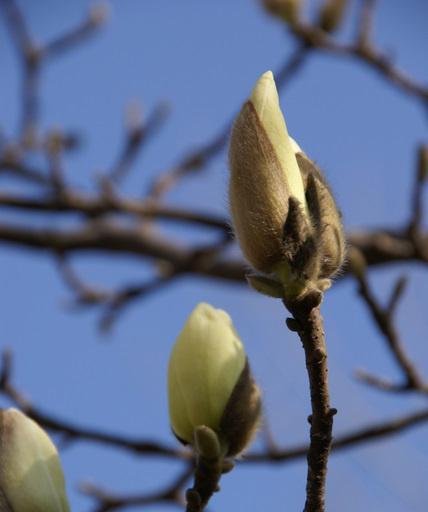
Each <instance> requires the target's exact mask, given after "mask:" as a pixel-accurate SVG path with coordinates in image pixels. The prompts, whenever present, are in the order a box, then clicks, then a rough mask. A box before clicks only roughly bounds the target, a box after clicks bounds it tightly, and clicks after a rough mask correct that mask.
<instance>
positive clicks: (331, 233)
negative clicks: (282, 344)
mask: <svg viewBox="0 0 428 512" xmlns="http://www.w3.org/2000/svg"><path fill="white" fill-rule="evenodd" d="M229 162H230V184H229V199H230V208H231V214H232V220H233V226H234V230H235V234H236V236H237V238H238V241H239V244H240V246H241V249H242V252H243V253H244V256H245V257H246V259H247V260H248V261H249V262H250V264H251V265H252V266H253V268H254V269H256V270H257V271H258V272H260V273H262V274H263V275H264V276H268V279H269V280H270V281H269V282H268V281H266V278H262V277H261V276H258V277H252V278H251V279H250V284H252V286H254V287H255V288H256V289H259V291H260V289H264V290H266V291H267V294H268V295H272V296H278V294H279V296H281V293H282V292H278V286H277V283H280V285H281V286H282V287H283V288H282V289H283V290H284V293H283V294H282V295H284V294H286V295H288V296H297V295H300V294H302V293H305V292H306V291H307V290H309V289H314V288H317V289H320V290H323V289H326V288H327V287H328V286H329V283H330V281H329V278H330V277H332V276H333V275H334V274H335V273H336V272H337V271H338V269H339V268H340V266H341V264H342V262H343V258H344V253H345V242H344V236H343V228H342V223H341V219H340V213H339V211H338V209H337V207H336V204H335V201H334V199H333V196H332V194H331V191H330V188H329V187H328V185H327V184H326V181H325V179H324V177H323V176H322V174H321V172H320V170H319V169H318V167H317V166H316V165H315V164H314V163H313V162H312V161H311V160H310V159H309V158H308V157H307V156H306V155H305V154H304V153H303V151H302V150H301V148H300V147H299V146H298V144H297V143H296V142H295V141H294V140H293V139H292V138H291V137H289V135H288V131H287V127H286V124H285V121H284V117H283V115H282V112H281V109H280V106H279V98H278V93H277V90H276V86H275V81H274V78H273V75H272V73H271V72H270V71H268V72H267V73H265V74H263V75H262V76H261V77H260V78H259V80H258V81H257V83H256V85H255V87H254V90H253V92H252V94H251V96H250V98H249V100H248V101H247V102H246V103H245V104H244V106H243V107H242V110H241V112H240V113H239V115H238V117H237V119H236V121H235V124H234V127H233V130H232V135H231V140H230V148H229ZM275 283H276V284H275ZM262 293H263V292H262Z"/></svg>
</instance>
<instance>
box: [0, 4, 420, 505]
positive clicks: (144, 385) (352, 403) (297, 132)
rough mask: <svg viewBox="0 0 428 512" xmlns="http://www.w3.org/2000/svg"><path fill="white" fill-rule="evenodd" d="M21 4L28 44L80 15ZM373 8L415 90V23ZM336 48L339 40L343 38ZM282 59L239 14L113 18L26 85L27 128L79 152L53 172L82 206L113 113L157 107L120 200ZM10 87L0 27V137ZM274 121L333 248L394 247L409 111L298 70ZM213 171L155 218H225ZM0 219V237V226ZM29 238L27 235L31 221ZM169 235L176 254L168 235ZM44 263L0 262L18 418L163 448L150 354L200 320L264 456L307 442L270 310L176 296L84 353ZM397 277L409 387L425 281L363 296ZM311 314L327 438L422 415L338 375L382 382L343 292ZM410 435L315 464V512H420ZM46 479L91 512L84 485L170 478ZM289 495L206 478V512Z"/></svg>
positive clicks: (0, 316)
mask: <svg viewBox="0 0 428 512" xmlns="http://www.w3.org/2000/svg"><path fill="white" fill-rule="evenodd" d="M20 4H21V5H22V7H23V9H24V11H25V13H26V15H27V17H28V20H29V23H30V25H31V27H32V29H33V31H34V33H35V34H36V35H37V37H38V38H40V40H45V39H46V38H50V37H52V36H54V35H57V34H59V33H61V32H62V31H63V30H65V29H66V28H69V27H70V26H73V25H74V24H75V23H78V22H79V20H80V19H81V18H82V17H83V16H84V14H85V12H86V10H87V8H88V6H89V2H87V1H85V0H74V1H73V2H67V1H65V0H62V1H60V0H56V1H55V0H40V1H38V2H34V1H30V0H21V2H20ZM352 4H353V8H354V7H355V5H354V4H355V2H353V3H352ZM379 4H380V5H379V8H378V10H377V16H376V42H377V43H378V44H379V45H380V46H381V47H382V48H385V49H387V50H388V51H390V52H391V53H392V54H393V55H394V56H395V57H396V59H397V63H399V65H400V66H401V67H402V68H404V69H405V70H407V71H408V72H409V73H410V74H411V75H413V76H414V77H415V78H417V79H418V80H420V81H427V79H428V75H427V58H426V56H427V51H428V38H427V19H428V3H427V2H426V1H424V0H419V1H418V0H409V1H407V2H404V1H400V0H388V1H386V0H384V1H383V2H379ZM351 31H352V26H349V24H348V25H347V26H345V29H344V31H343V34H342V35H343V36H345V35H346V34H349V33H351ZM293 46H294V44H293V41H292V40H291V39H290V38H289V37H288V36H287V35H286V34H285V33H284V28H283V27H282V26H281V24H279V23H277V22H276V20H275V19H274V18H271V17H269V16H267V15H266V14H265V13H264V12H263V11H262V10H261V8H260V7H259V5H258V3H257V2H256V1H255V0H234V1H233V2H232V1H230V0H216V1H211V2H209V1H206V0H205V1H201V0H182V1H173V0H145V1H137V0H123V1H113V2H112V16H111V20H110V23H109V24H108V26H107V27H106V28H105V29H104V30H102V31H101V33H100V34H99V35H98V36H96V37H94V38H93V39H91V40H90V41H89V42H87V43H85V44H84V45H82V46H81V47H80V48H79V49H76V50H75V51H73V52H70V53H68V54H66V55H64V57H62V58H61V59H60V60H58V61H55V62H54V63H52V64H51V65H50V66H49V67H48V68H47V70H46V72H45V73H44V75H43V79H42V84H43V93H42V106H43V118H42V124H43V127H44V128H50V127H55V126H64V127H68V128H70V129H74V130H76V131H78V132H81V133H82V135H83V136H84V146H83V148H82V150H80V151H79V152H78V153H76V154H73V155H72V156H71V157H70V159H69V160H68V167H67V177H68V179H69V180H70V182H71V183H73V184H75V185H76V186H79V187H82V188H85V189H89V188H90V187H91V186H92V184H93V177H94V174H95V172H97V171H102V170H103V169H106V168H108V167H109V166H110V165H111V163H112V162H113V161H114V159H115V156H116V155H117V152H118V150H119V148H120V145H121V141H122V137H123V112H124V108H125V107H126V105H127V104H129V102H130V100H138V101H140V102H141V103H142V104H143V105H144V108H145V110H146V111H147V112H149V111H150V110H151V109H152V108H153V107H154V106H155V105H156V104H157V103H158V102H159V101H160V100H167V101H168V102H169V103H170V104H171V106H172V112H171V115H170V118H169V121H168V123H167V124H166V126H165V128H164V129H163V130H162V132H161V133H160V134H159V135H158V136H157V137H156V138H155V139H154V140H152V142H151V143H150V144H149V145H148V146H147V148H146V149H145V151H144V153H143V155H142V156H141V158H140V159H139V160H138V162H137V165H136V168H135V170H134V173H133V174H132V175H131V176H130V178H129V179H128V180H127V182H126V185H125V191H126V192H128V193H131V194H135V195H139V194H141V193H143V192H144V191H145V190H147V187H148V185H149V183H150V182H151V180H152V178H153V177H154V176H155V175H156V173H158V172H159V171H160V170H163V169H165V168H167V167H168V166H170V165H171V164H172V163H174V162H175V161H176V159H177V158H178V157H179V156H180V155H182V154H183V153H184V152H185V151H186V150H188V149H189V148H190V147H194V146H197V145H198V144H200V143H204V142H206V141H207V140H209V139H210V138H211V136H213V135H214V134H215V133H216V132H217V130H218V129H219V128H220V127H221V126H222V125H223V124H224V123H225V122H226V121H227V120H228V119H229V117H230V115H231V114H232V113H233V112H234V111H235V110H236V109H237V108H238V107H239V105H240V104H241V103H242V101H243V100H244V99H245V98H246V96H247V95H248V94H249V91H250V90H251V88H252V86H253V84H254V82H255V80H256V79H257V78H258V76H259V75H260V74H261V73H263V72H264V71H266V70H267V69H273V70H275V69H277V68H278V67H279V65H280V64H281V63H282V62H283V61H284V59H285V58H286V57H287V55H288V54H289V53H290V52H291V51H292V49H293ZM18 84H19V68H18V67H17V62H16V59H15V54H14V52H13V48H12V46H11V44H10V41H9V37H8V35H7V33H6V30H5V26H4V23H3V20H1V21H0V126H1V128H2V130H4V131H6V134H7V135H9V136H10V135H12V134H13V131H14V130H15V129H16V126H17V118H18V112H19V110H18V105H19V103H18V93H17V91H18ZM281 104H282V108H283V111H284V112H285V116H286V120H287V124H288V128H289V131H290V133H291V134H292V136H293V137H294V138H295V139H296V140H297V141H298V142H299V144H300V145H301V146H302V147H303V149H304V150H305V151H306V152H307V153H308V154H309V155H310V156H311V157H312V158H313V159H315V160H316V161H317V162H318V163H319V164H320V166H321V167H322V168H324V169H325V170H326V175H327V177H328V179H329V181H330V182H331V184H332V187H333V189H334V191H335V192H336V196H337V199H338V202H339V205H340V207H341V209H342V210H343V214H344V222H345V225H346V227H347V228H348V229H351V228H352V229H356V228H358V227H369V226H377V225H382V226H383V225H387V226H391V227H394V226H397V225H399V223H402V222H404V221H405V220H406V219H407V216H408V212H409V197H410V190H411V185H412V182H413V176H414V164H415V149H416V147H417V143H418V142H421V141H423V140H426V135H427V133H426V127H427V119H426V113H424V112H423V110H422V108H421V106H420V105H419V104H418V103H417V102H416V101H415V100H413V99H411V98H408V97H407V96H405V95H404V94H401V93H399V92H397V90H396V89H394V88H392V87H390V86H389V85H388V84H386V83H385V82H384V81H383V80H382V79H381V78H380V77H379V76H377V75H375V74H374V73H373V72H371V71H370V70H367V69H366V68H365V67H364V66H363V65H362V64H358V63H351V62H349V61H345V60H342V59H338V58H334V57H328V56H323V55H314V56H312V57H310V59H309V61H308V62H307V64H306V66H305V67H304V69H303V72H301V73H300V74H299V75H298V76H297V78H296V79H294V80H293V81H292V82H291V83H290V85H289V87H288V88H287V89H286V90H284V91H282V93H281ZM226 163H227V160H226V154H225V153H222V154H220V155H219V157H218V158H216V159H215V160H214V161H213V162H212V163H211V164H210V165H209V167H208V168H207V169H206V171H204V173H203V174H201V175H200V176H197V177H194V178H192V180H188V181H185V182H183V183H182V185H181V186H179V187H178V188H177V189H175V190H174V191H173V192H172V193H171V194H170V196H169V200H170V202H171V203H172V204H175V205H186V206H192V207H193V208H195V209H203V210H207V211H211V212H216V213H219V214H225V215H226V213H227V200H226V197H227V193H226V186H227V165H226ZM3 183H4V182H3ZM6 186H7V187H9V188H10V187H11V186H12V184H11V183H10V184H9V183H5V187H6ZM427 199H428V198H427ZM1 215H2V216H3V219H6V218H7V219H12V215H11V214H10V213H9V214H6V213H4V212H1ZM13 218H14V220H16V221H17V220H22V217H21V218H20V219H18V218H17V217H16V216H15V217H13ZM27 220H28V219H27ZM32 220H33V221H34V222H37V223H40V225H45V224H46V223H45V221H44V220H43V217H37V218H36V217H33V219H32ZM58 222H62V221H61V220H59V221H58ZM178 234H179V235H180V236H182V237H185V238H186V239H189V236H190V235H189V233H188V232H187V231H185V230H183V229H180V231H178V230H177V231H176V236H178ZM200 239H202V238H200ZM74 262H75V264H76V267H77V269H78V271H79V272H80V273H81V275H82V276H86V277H87V278H88V279H89V280H90V281H92V282H94V283H99V284H101V285H106V286H114V285H118V284H121V283H123V281H124V280H131V279H132V278H133V277H137V279H139V280H140V279H141V278H142V277H144V276H145V275H147V271H148V267H147V266H146V265H145V264H143V263H141V261H139V260H137V259H133V258H123V257H121V258H119V257H114V258H107V257H100V256H97V255H92V256H85V257H82V258H76V259H75V260H74ZM53 263H54V262H53V261H52V259H51V258H50V257H48V256H46V255H44V254H41V253H32V252H24V251H22V250H18V249H11V248H8V247H6V246H1V247H0V347H5V346H10V347H12V348H13V351H14V354H15V361H16V365H15V373H14V380H15V382H16V384H17V386H18V387H19V388H20V389H23V390H25V391H26V392H28V394H29V395H30V396H31V399H32V400H33V401H34V403H36V404H37V405H39V406H40V407H43V409H45V410H46V411H50V412H55V413H56V414H58V415H59V416H61V417H63V418H66V419H69V420H73V421H78V422H79V423H81V424H82V425H84V426H91V427H94V428H100V429H103V430H104V429H105V430H107V431H111V432H117V433H122V434H124V435H132V436H139V437H148V438H156V437H158V438H159V439H161V440H163V441H165V442H170V443H174V442H175V441H174V439H173V438H172V436H171V434H170V430H169V424H168V414H167V397H166V368H167V362H168V356H169V351H170V349H171V346H172V344H173V343H174V340H175V338H176V336H177V334H178V332H179V330H180V329H181V327H182V325H183V323H184V321H185V319H186V317H187V316H188V314H189V313H190V311H191V310H192V309H193V307H194V306H195V305H196V304H197V303H198V302H200V301H207V302H210V303H211V304H213V305H214V306H216V307H221V308H224V309H226V310H227V311H228V312H229V313H230V314H231V316H232V318H233V320H234V322H235V325H236V327H237V329H238V332H239V333H240V334H241V337H242V339H243V341H244V343H245V345H246V348H247V351H248V354H249V357H250V361H251V364H252V367H253V370H254V373H255V375H256V377H257V380H258V381H259V383H260V385H261V387H262V390H263V395H264V403H265V407H266V410H267V416H268V420H269V425H270V426H271V428H272V430H273V432H274V434H275V437H276V438H277V440H278V442H280V443H281V444H282V445H284V446H293V445H294V444H295V443H300V442H303V441H305V440H307V438H308V425H307V423H306V417H307V415H308V413H309V411H310V404H309V394H308V385H307V377H306V371H305V366H304V360H303V351H302V349H301V346H300V343H299V342H298V340H297V338H296V336H295V335H294V334H293V333H291V332H289V331H288V330H287V329H286V328H285V327H284V318H285V315H284V311H283V310H282V307H281V304H280V303H279V301H274V300H269V299H268V298H265V297H262V296H260V295H257V294H256V293H254V292H252V291H250V290H248V289H247V288H246V287H245V286H242V285H238V284H235V285H232V284H222V283H216V282H213V281H209V280H206V279H202V278H186V279H183V280H180V281H176V282H174V284H172V285H171V286H169V287H168V288H166V289H165V290H163V291H162V292H160V293H157V294H156V295H153V297H151V298H150V299H148V300H146V301H144V302H140V303H137V304H136V305H134V306H133V307H131V308H129V309H128V310H127V311H126V313H125V314H124V315H123V317H122V318H121V320H120V321H119V323H118V324H117V325H116V327H115V329H114V330H113V332H112V333H111V334H110V335H108V336H107V337H101V336H100V334H99V332H98V330H97V320H98V316H97V315H96V313H95V312H82V313H79V314H72V313H70V312H69V311H67V310H66V309H65V308H64V307H63V306H64V302H65V301H66V299H67V297H68V295H67V290H66V289H65V287H64V286H63V284H62V282H61V280H60V278H59V276H58V274H57V273H56V271H55V267H54V264H53ZM404 271H405V272H406V273H408V275H409V276H410V285H409V288H408V291H407V293H406V295H405V298H404V300H403V302H402V303H401V305H400V308H399V312H398V322H399V328H400V331H401V333H402V335H403V338H404V340H405V343H406V347H407V349H408V351H409V353H410V355H411V357H412V358H413V359H414V360H416V361H417V362H418V365H419V367H420V369H421V370H423V371H424V372H425V374H426V375H428V346H427V343H426V333H427V331H428V316H427V314H426V311H427V308H426V297H427V285H428V279H427V274H426V271H425V270H424V269H423V268H422V267H420V266H417V265H406V266H405V267H402V266H401V267H399V266H394V267H389V268H384V269H382V270H380V271H376V273H375V274H373V282H374V284H375V287H376V291H377V293H378V295H379V297H380V298H386V297H387V294H388V292H389V290H390V289H391V287H392V284H393V282H394V279H395V278H396V277H398V276H399V275H400V274H401V273H402V272H404ZM323 312H324V315H325V323H326V332H327V339H328V347H329V355H330V359H329V365H330V381H331V390H332V405H333V406H335V407H337V408H338V410H339V414H338V415H337V416H336V417H335V425H334V429H335V432H336V433H340V432H344V431H346V430H347V429H350V428H355V427H357V426H359V425H361V426H362V425H365V424H367V423H370V422H372V421H376V420H381V419H382V418H387V417H393V416H395V415H397V414H400V413H404V412H405V411H411V410H414V409H416V408H418V407H422V406H423V405H424V403H425V402H424V401H423V400H422V399H421V398H419V397H416V396H403V397H397V396H391V395H384V394H382V393H380V392H376V391H373V390H370V389H367V388H366V387H364V386H362V385H361V384H358V383H356V382H355V380H354V379H353V372H354V370H355V369H356V368H365V369H367V370H372V371H374V372H376V373H377V374H381V375H384V376H387V377H390V378H394V377H399V373H398V372H397V369H396V367H395V366H394V362H393V361H392V360H391V358H390V356H389V354H388V353H387V352H386V350H385V349H384V345H383V340H382V339H381V338H380V336H379V334H378V332H377V331H376V329H375V327H374V326H373V325H372V323H371V320H370V319H369V317H368V314H367V311H366V310H365V308H364V306H363V305H362V304H361V303H360V302H359V300H358V299H357V297H356V285H355V283H354V282H351V281H350V280H346V281H344V282H341V283H338V284H337V285H335V286H334V287H333V289H332V290H331V291H329V292H328V294H327V296H326V299H325V302H324V305H323ZM0 405H3V406H5V405H7V402H5V401H4V400H2V401H0ZM427 434H428V426H427V425H426V424H425V425H423V426H420V427H417V428H414V429H412V430H411V431H408V432H406V433H405V434H403V435H401V436H399V437H392V438H388V439H385V440H383V441H381V442H377V443H375V444H366V445H363V446H359V447H357V448H355V449H352V450H348V451H344V452H340V454H335V455H332V457H331V459H330V463H329V475H328V493H327V505H328V506H327V509H328V510H330V511H331V512H334V511H343V510H346V511H347V512H359V511H362V510H368V511H381V510H385V511H386V510H387V511H388V512H422V511H425V510H427V507H428V486H427V474H428V443H427V442H426V439H427ZM258 443H259V442H258ZM258 443H256V445H255V447H254V448H255V449H256V448H257V447H259V446H261V445H260V444H258ZM62 460H63V464H64V468H65V472H66V476H67V485H68V492H69V497H70V501H71V505H72V508H73V510H74V511H89V510H91V500H90V499H88V498H86V497H84V496H82V495H81V494H79V492H78V490H77V486H78V483H79V482H81V481H83V480H85V481H92V482H95V483H98V484H100V485H102V486H105V487H106V488H109V489H112V490H113V491H117V492H139V491H149V490H156V489H158V488H159V487H160V486H162V485H163V482H165V483H166V480H167V479H168V478H172V477H173V475H175V474H176V471H177V469H178V465H177V464H173V463H171V462H167V461H162V460H160V459H159V460H158V459H150V458H137V457H133V456H130V455H129V454H127V453H122V452H120V451H118V450H114V449H109V448H105V447H103V446H96V445H91V444H87V443H75V444H72V445H70V446H68V447H67V448H66V449H64V450H63V452H62ZM305 480H306V462H305V461H304V460H300V461H297V462H293V463H288V464H286V465H277V466H273V465H271V466H269V465H257V466H256V465H254V466H251V465H246V466H241V467H238V468H237V469H236V470H235V471H233V472H232V473H231V474H229V475H227V476H225V477H224V479H223V481H222V492H221V493H219V494H218V495H216V496H215V497H214V498H213V500H212V503H211V505H210V510H212V511H218V510H224V511H226V510H247V511H262V510H289V511H295V510H301V509H302V505H303V502H304V494H305V491H304V489H305ZM169 509H170V507H167V506H165V505H160V506H151V507H148V508H147V510H159V511H161V510H169ZM129 510H134V509H129ZM135 510H137V508H136V509H135Z"/></svg>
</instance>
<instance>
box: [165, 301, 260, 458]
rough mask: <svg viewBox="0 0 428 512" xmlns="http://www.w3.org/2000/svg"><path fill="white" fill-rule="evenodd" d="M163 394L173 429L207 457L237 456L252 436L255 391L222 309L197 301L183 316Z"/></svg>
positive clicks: (255, 417)
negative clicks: (194, 306)
mask: <svg viewBox="0 0 428 512" xmlns="http://www.w3.org/2000/svg"><path fill="white" fill-rule="evenodd" d="M168 398H169V413H170V420H171V426H172V429H173V431H174V434H175V435H176V436H177V437H178V438H179V439H180V440H181V441H182V442H183V443H185V444H191V445H193V446H194V447H195V449H196V450H200V451H201V452H202V453H201V454H202V455H204V456H206V457H208V458H216V457H215V456H216V455H220V454H221V455H222V456H234V455H237V454H238V453H240V452H241V451H242V450H243V449H244V448H245V447H246V446H247V444H248V443H249V441H250V440H251V438H252V437H253V434H254V433H255V431H256V428H257V425H258V420H259V416H260V392H259V389H258V387H257V385H256V384H255V382H254V380H253V378H252V377H251V374H250V370H249V366H248V361H247V357H246V355H245V351H244V347H243V345H242V343H241V340H240V339H239V337H238V334H237V332H236V331H235V329H234V327H233V325H232V321H231V319H230V317H229V315H228V314H227V313H226V312H225V311H222V310H221V309H215V308H213V307H212V306H210V305H209V304H204V303H202V304H199V305H198V306H197V307H196V308H195V309H194V311H193V312H192V314H191V315H190V317H189V318H188V320H187V322H186V324H185V326H184V328H183V330H182V331H181V333H180V335H179V336H178V339H177V341H176V343H175V345H174V347H173V350H172V353H171V358H170V361H169V368H168ZM207 433H208V434H209V433H212V436H214V437H212V436H211V437H210V436H209V435H207ZM215 436H218V443H219V446H218V447H216V443H217V440H216V438H215Z"/></svg>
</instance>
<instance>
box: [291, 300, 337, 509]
mask: <svg viewBox="0 0 428 512" xmlns="http://www.w3.org/2000/svg"><path fill="white" fill-rule="evenodd" d="M321 300H322V294H321V293H318V292H314V293H311V294H309V295H308V296H306V297H305V299H303V300H296V299H292V300H287V299H286V300H284V304H285V306H286V307H287V309H288V310H289V311H290V313H291V314H292V315H293V317H294V319H289V320H288V322H287V323H288V326H289V328H290V329H292V330H294V331H296V332H297V333H298V335H299V337H300V340H301V341H302V345H303V349H304V351H305V359H306V369H307V372H308V377H309V386H310V392H311V406H312V414H311V416H310V417H309V423H310V424H311V432H310V445H309V450H308V454H307V460H308V474H307V481H306V502H305V508H304V512H323V511H324V510H325V488H326V478H327V462H328V456H329V453H330V448H331V443H332V430H333V415H334V414H335V413H336V412H337V411H336V409H332V408H330V396H329V389H328V367H327V348H326V343H325V336H324V327H323V319H322V316H321V312H320V303H321Z"/></svg>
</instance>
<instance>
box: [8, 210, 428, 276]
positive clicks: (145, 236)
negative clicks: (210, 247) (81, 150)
mask: <svg viewBox="0 0 428 512" xmlns="http://www.w3.org/2000/svg"><path fill="white" fill-rule="evenodd" d="M153 214H154V213H153ZM160 215H161V216H162V217H164V218H167V217H170V218H173V217H174V218H177V219H185V218H186V217H187V218H189V219H191V222H198V220H197V217H198V216H197V215H195V214H189V215H188V216H187V215H186V214H185V213H184V212H181V213H180V214H177V212H173V211H164V212H163V213H162V214H160ZM205 220H208V218H207V219H204V220H203V221H202V222H201V223H204V222H205ZM208 222H209V223H211V222H210V221H208ZM214 224H217V221H214V222H213V225H214ZM221 224H222V222H220V223H219V224H218V226H219V227H220V225H221ZM348 240H349V242H350V245H353V246H355V247H357V248H358V249H359V250H360V251H361V252H362V253H363V255H364V256H365V258H366V260H367V264H368V265H380V264H386V263H394V262H400V261H422V262H424V263H427V262H428V260H427V259H426V258H425V256H424V255H421V254H420V253H418V252H417V250H416V248H415V247H414V245H413V244H412V242H411V241H410V240H409V239H408V237H407V236H405V235H403V234H402V233H401V232H396V233H394V232H392V231H391V232H388V231H386V230H385V231H384V230H375V231H373V232H366V233H363V232H361V233H353V234H351V235H350V236H349V237H348ZM423 240H424V243H425V244H428V236H426V235H425V237H424V238H423ZM1 242H3V243H6V244H9V245H15V246H20V247H26V248H29V249H36V250H45V251H50V252H54V253H55V254H57V253H61V252H69V253H76V252H79V253H87V252H104V253H112V254H118V253H121V254H131V255H134V256H139V257H143V258H152V259H157V260H161V261H165V262H168V263H169V264H171V265H172V266H173V267H176V268H183V267H185V268H186V272H185V273H193V274H199V275H204V276H208V277H214V278H220V279H223V280H228V281H239V282H245V273H246V272H247V267H246V264H245V263H244V262H243V261H241V260H231V259H227V260H226V259H224V258H223V256H222V255H221V253H217V254H212V253H211V254H208V255H204V254H202V255H201V256H200V257H199V258H196V259H195V257H194V256H195V254H194V249H193V248H186V247H183V246H182V245H179V244H178V243H176V242H173V241H171V240H165V239H163V238H160V237H159V236H155V235H153V233H151V232H148V231H145V230H144V229H142V228H141V227H140V226H139V227H135V228H133V227H129V226H118V225H117V224H113V223H111V222H92V223H89V224H87V225H85V226H84V227H81V228H77V229H74V230H64V231H63V230H61V229H51V228H46V229H41V228H34V227H31V226H25V227H23V226H18V225H10V224H5V223H0V243H1ZM190 262H191V264H190ZM343 275H344V276H345V275H347V274H346V272H344V274H343Z"/></svg>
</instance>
